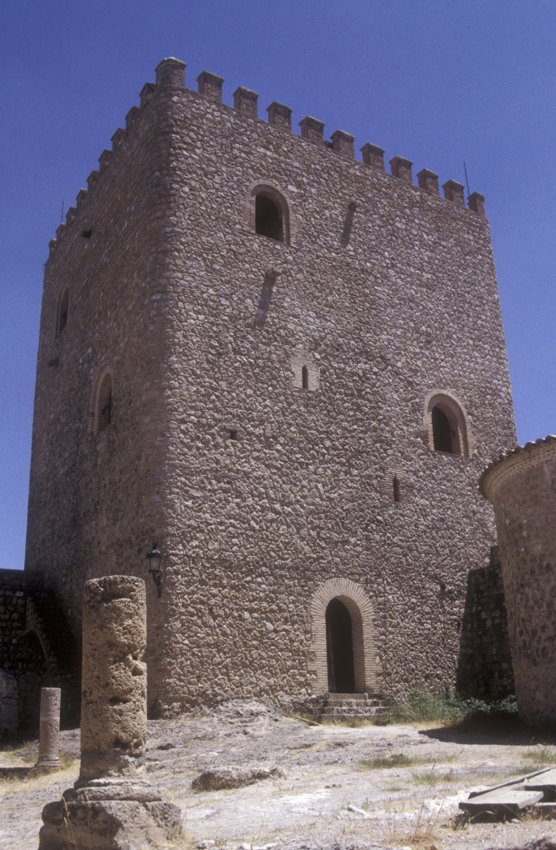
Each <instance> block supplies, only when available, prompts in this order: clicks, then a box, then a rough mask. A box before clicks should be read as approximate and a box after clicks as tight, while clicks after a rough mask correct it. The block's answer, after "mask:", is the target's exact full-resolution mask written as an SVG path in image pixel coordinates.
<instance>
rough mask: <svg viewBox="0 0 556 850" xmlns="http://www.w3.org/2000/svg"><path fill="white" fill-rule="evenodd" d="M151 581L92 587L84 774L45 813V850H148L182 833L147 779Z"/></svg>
mask: <svg viewBox="0 0 556 850" xmlns="http://www.w3.org/2000/svg"><path fill="white" fill-rule="evenodd" d="M145 641H146V611H145V583H144V581H143V580H142V579H139V578H134V577H130V576H120V575H114V576H105V577H104V578H100V579H92V580H91V581H88V582H87V583H86V585H85V595H84V613H83V703H82V705H83V707H82V716H81V770H80V774H79V778H78V780H77V782H76V783H75V786H74V788H70V789H68V790H67V791H65V792H64V794H63V795H62V799H61V800H60V801H57V802H54V803H48V804H47V805H46V806H45V807H44V809H43V813H42V818H43V826H42V828H41V831H40V845H39V850H73V848H76V850H143V848H147V847H156V848H158V847H160V846H161V845H162V844H164V843H165V842H167V841H168V840H171V839H173V838H175V837H177V836H179V835H180V834H181V813H180V810H179V808H178V807H177V806H174V805H172V804H171V803H165V802H164V801H163V800H162V799H161V797H160V795H159V794H158V793H157V791H156V790H155V789H154V788H153V786H152V785H151V784H150V783H149V782H148V781H146V779H144V778H143V777H142V772H143V757H144V753H145V743H146V737H147V711H146V709H147V695H146V666H145V664H144V662H143V654H144V651H145Z"/></svg>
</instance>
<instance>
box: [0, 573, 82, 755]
mask: <svg viewBox="0 0 556 850" xmlns="http://www.w3.org/2000/svg"><path fill="white" fill-rule="evenodd" d="M50 615H52V620H53V621H54V622H52V621H51V620H50V619H49V618H50ZM58 642H59V643H60V644H62V646H59V645H58ZM72 650H73V647H72V646H71V641H69V640H68V639H67V634H66V629H65V623H64V620H63V617H61V616H60V615H59V612H57V611H56V610H55V607H54V606H53V605H52V600H51V598H50V594H49V593H48V591H47V590H46V589H45V587H44V583H43V581H42V576H40V575H37V574H35V575H29V574H28V573H27V574H26V573H23V572H21V571H20V570H0V680H1V681H0V738H1V735H2V729H3V728H4V731H7V728H8V727H3V722H2V717H3V714H5V711H4V709H5V708H6V706H5V704H4V697H8V702H11V701H12V697H13V700H15V702H14V707H13V711H12V710H11V709H10V711H9V713H10V714H11V715H12V717H13V724H12V726H11V728H10V731H11V732H15V731H16V730H17V729H32V730H33V731H35V732H36V731H38V720H39V707H40V689H41V687H43V686H45V687H46V686H63V688H64V700H63V708H64V720H70V719H72V720H75V716H76V714H78V710H79V706H78V701H77V700H76V694H75V687H74V685H75V678H76V674H77V673H78V666H77V665H76V664H75V663H74V661H75V659H74V657H72Z"/></svg>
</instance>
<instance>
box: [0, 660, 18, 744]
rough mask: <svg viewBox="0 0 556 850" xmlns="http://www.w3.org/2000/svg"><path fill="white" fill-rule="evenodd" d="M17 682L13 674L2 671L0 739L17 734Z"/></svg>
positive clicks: (0, 673)
mask: <svg viewBox="0 0 556 850" xmlns="http://www.w3.org/2000/svg"><path fill="white" fill-rule="evenodd" d="M17 721H18V691H17V681H16V678H15V676H13V675H12V674H11V673H6V671H5V670H0V739H1V738H4V737H7V736H9V735H13V734H15V732H17Z"/></svg>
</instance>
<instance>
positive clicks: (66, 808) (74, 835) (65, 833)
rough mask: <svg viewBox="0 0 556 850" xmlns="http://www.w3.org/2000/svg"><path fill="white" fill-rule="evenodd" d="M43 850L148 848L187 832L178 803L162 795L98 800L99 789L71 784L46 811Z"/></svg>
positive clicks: (41, 847)
mask: <svg viewBox="0 0 556 850" xmlns="http://www.w3.org/2000/svg"><path fill="white" fill-rule="evenodd" d="M43 822H44V825H43V827H42V829H41V833H40V846H39V850H85V848H86V850H143V848H148V847H153V848H159V847H161V846H166V845H167V842H168V841H169V840H172V839H174V838H177V837H179V836H180V834H181V813H180V810H179V808H178V807H177V806H173V805H171V804H168V803H164V802H162V801H161V800H160V798H158V799H152V800H149V801H145V802H143V801H138V800H135V799H133V798H132V799H119V798H118V799H115V800H114V799H112V800H111V799H105V798H104V797H101V798H100V799H97V798H96V796H95V793H94V789H90V788H81V789H78V790H76V789H69V790H68V791H65V792H64V795H63V797H62V800H61V801H60V802H56V803H49V804H48V805H47V806H45V808H44V810H43Z"/></svg>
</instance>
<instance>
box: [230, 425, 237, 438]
mask: <svg viewBox="0 0 556 850" xmlns="http://www.w3.org/2000/svg"><path fill="white" fill-rule="evenodd" d="M229 437H230V440H237V438H238V432H237V428H230V431H229Z"/></svg>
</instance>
